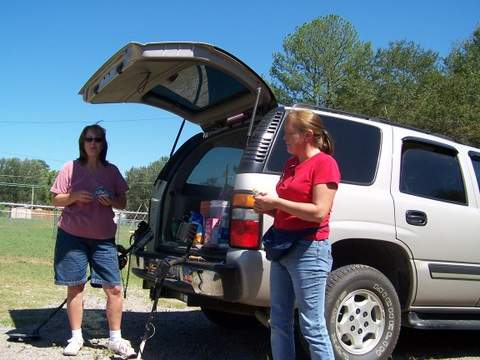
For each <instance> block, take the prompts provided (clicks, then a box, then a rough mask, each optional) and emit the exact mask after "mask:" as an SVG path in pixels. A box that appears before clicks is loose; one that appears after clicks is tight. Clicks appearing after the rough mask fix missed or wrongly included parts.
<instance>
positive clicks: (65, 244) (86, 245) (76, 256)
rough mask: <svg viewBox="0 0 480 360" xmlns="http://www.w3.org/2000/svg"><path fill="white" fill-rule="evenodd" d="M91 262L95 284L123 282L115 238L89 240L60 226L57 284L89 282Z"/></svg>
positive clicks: (57, 243) (55, 264)
mask: <svg viewBox="0 0 480 360" xmlns="http://www.w3.org/2000/svg"><path fill="white" fill-rule="evenodd" d="M89 265H90V272H91V276H92V278H91V280H90V283H91V284H92V285H93V284H95V285H105V286H116V285H121V284H122V279H121V277H120V270H119V266H118V254H117V246H116V245H115V239H108V240H95V239H86V238H82V237H79V236H75V235H72V234H69V233H67V232H66V231H64V230H63V229H61V228H58V232H57V242H56V243H55V259H54V270H55V284H56V285H67V286H74V285H80V284H85V283H86V282H87V269H88V267H89Z"/></svg>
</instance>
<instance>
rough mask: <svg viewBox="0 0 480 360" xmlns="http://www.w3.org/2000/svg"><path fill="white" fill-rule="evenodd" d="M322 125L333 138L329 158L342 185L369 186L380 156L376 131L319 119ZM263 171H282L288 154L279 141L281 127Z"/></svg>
mask: <svg viewBox="0 0 480 360" xmlns="http://www.w3.org/2000/svg"><path fill="white" fill-rule="evenodd" d="M321 118H322V121H323V124H324V126H325V128H326V129H327V131H328V132H329V133H330V135H331V136H332V138H333V142H334V146H335V151H334V153H333V157H334V158H335V160H336V161H337V163H338V166H339V168H340V173H341V175H342V182H343V183H351V184H358V185H369V184H371V183H373V181H374V179H375V174H376V172H377V164H378V157H379V153H380V142H381V133H380V129H379V128H377V127H375V126H372V125H366V124H362V123H357V122H355V121H350V120H344V119H339V118H335V117H331V116H321ZM271 154H272V155H271V156H270V158H269V159H268V162H267V166H266V170H267V171H271V172H282V171H283V167H284V165H285V162H286V161H287V159H288V158H289V157H290V156H291V155H290V154H288V152H287V149H286V146H285V142H284V141H283V126H282V128H281V129H280V131H279V132H278V135H277V137H276V141H275V145H274V147H273V149H272V152H271Z"/></svg>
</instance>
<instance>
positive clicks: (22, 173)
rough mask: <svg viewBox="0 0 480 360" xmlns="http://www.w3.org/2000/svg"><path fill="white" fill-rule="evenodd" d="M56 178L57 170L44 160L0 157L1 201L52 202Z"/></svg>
mask: <svg viewBox="0 0 480 360" xmlns="http://www.w3.org/2000/svg"><path fill="white" fill-rule="evenodd" d="M54 180H55V172H54V171H51V170H50V168H49V166H48V165H47V163H46V162H45V161H43V160H30V159H24V160H21V159H18V158H2V159H0V201H3V202H15V203H30V202H31V201H32V200H33V203H34V204H50V203H51V200H50V187H51V185H52V183H53V181H54ZM32 196H33V199H32Z"/></svg>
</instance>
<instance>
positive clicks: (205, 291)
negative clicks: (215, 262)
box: [168, 265, 223, 297]
mask: <svg viewBox="0 0 480 360" xmlns="http://www.w3.org/2000/svg"><path fill="white" fill-rule="evenodd" d="M168 277H169V278H170V279H172V280H176V281H180V282H182V283H186V284H188V285H190V286H191V287H192V288H193V290H194V292H195V293H196V294H201V295H206V296H214V297H222V296H223V285H222V279H221V277H220V275H219V274H218V273H216V272H215V271H212V270H205V269H194V268H192V267H191V266H189V265H175V266H172V267H171V268H170V273H169V275H168Z"/></svg>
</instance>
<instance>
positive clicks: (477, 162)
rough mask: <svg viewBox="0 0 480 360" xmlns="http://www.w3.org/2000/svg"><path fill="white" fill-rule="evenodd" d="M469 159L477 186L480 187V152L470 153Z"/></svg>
mask: <svg viewBox="0 0 480 360" xmlns="http://www.w3.org/2000/svg"><path fill="white" fill-rule="evenodd" d="M470 159H472V165H473V169H474V170H475V176H476V177H477V184H478V188H479V189H480V154H475V153H470Z"/></svg>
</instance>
